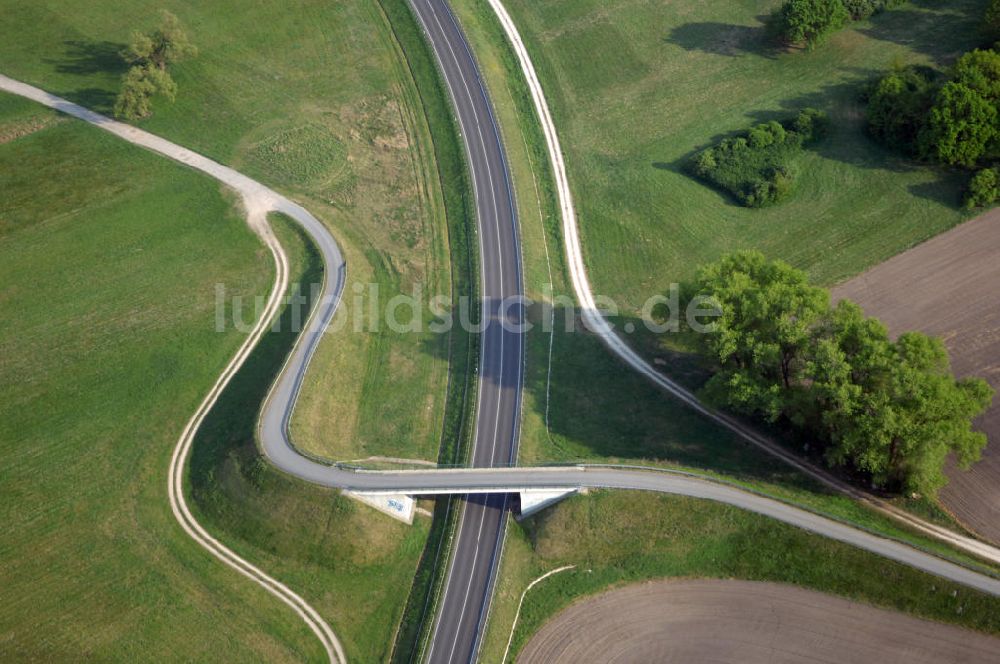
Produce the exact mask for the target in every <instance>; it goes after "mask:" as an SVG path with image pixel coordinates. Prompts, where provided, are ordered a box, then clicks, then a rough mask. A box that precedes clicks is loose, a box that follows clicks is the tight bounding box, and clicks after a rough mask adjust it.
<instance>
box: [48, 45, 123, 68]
mask: <svg viewBox="0 0 1000 664" xmlns="http://www.w3.org/2000/svg"><path fill="white" fill-rule="evenodd" d="M63 46H65V50H64V51H63V56H62V58H59V59H49V60H47V61H46V62H48V63H49V64H53V65H55V68H56V71H57V72H59V73H61V74H78V75H81V76H86V75H89V74H108V75H110V76H121V75H122V74H124V73H125V72H126V70H127V69H128V63H126V62H125V58H123V57H122V51H124V50H125V44H121V43H118V42H111V41H95V40H89V39H67V40H66V41H64V42H63Z"/></svg>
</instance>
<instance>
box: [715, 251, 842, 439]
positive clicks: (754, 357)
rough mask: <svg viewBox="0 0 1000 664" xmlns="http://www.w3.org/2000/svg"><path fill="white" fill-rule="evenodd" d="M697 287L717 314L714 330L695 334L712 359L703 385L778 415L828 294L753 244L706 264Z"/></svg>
mask: <svg viewBox="0 0 1000 664" xmlns="http://www.w3.org/2000/svg"><path fill="white" fill-rule="evenodd" d="M696 288H697V291H698V293H699V294H700V295H703V296H707V297H709V298H710V299H711V300H712V301H713V304H714V305H715V306H717V307H718V309H719V311H721V312H722V314H721V316H720V317H719V318H718V319H716V321H715V323H716V331H715V332H714V333H712V334H703V335H698V342H699V343H700V344H701V345H702V349H703V350H704V352H705V353H706V354H707V355H708V356H709V357H711V359H712V360H713V361H715V362H717V363H718V365H719V367H720V371H719V373H717V374H716V376H715V377H713V379H712V381H711V383H710V385H709V387H708V393H709V394H710V396H711V395H714V397H715V400H716V401H719V402H721V403H724V404H726V405H728V406H730V407H732V408H735V409H737V410H739V411H742V412H747V413H756V414H760V415H763V416H764V417H766V418H768V419H769V420H772V421H773V420H776V419H777V418H778V417H780V416H781V415H782V414H785V410H786V405H787V403H788V402H789V400H790V399H791V398H792V395H791V394H790V392H791V391H793V390H794V389H795V388H797V386H798V384H799V383H800V373H801V370H802V367H803V364H804V351H805V349H806V348H807V347H808V346H809V344H810V341H811V337H812V334H813V328H814V326H815V323H816V322H817V321H818V320H819V319H820V317H821V316H822V314H823V313H824V312H825V311H826V309H827V308H828V307H829V295H828V294H827V293H826V292H825V291H824V290H822V289H820V288H814V287H813V286H810V285H809V282H808V280H807V278H806V276H805V274H804V273H803V272H801V271H799V270H796V269H794V268H792V267H791V266H789V265H788V264H786V263H783V262H780V261H775V262H769V261H767V260H766V259H765V258H764V256H763V255H761V254H760V253H758V252H739V253H735V254H731V255H728V256H725V257H723V258H722V259H721V260H720V261H719V262H717V263H713V264H710V265H708V266H705V267H704V268H703V269H702V270H701V271H699V273H698V278H697V282H696Z"/></svg>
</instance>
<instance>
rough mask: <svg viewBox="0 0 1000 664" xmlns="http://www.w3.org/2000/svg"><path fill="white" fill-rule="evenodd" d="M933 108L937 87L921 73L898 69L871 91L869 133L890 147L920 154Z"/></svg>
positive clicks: (869, 95) (868, 109) (869, 94)
mask: <svg viewBox="0 0 1000 664" xmlns="http://www.w3.org/2000/svg"><path fill="white" fill-rule="evenodd" d="M933 105H934V85H933V83H932V82H931V80H930V78H929V77H928V76H927V75H926V74H925V73H924V72H922V71H919V70H917V69H913V68H905V69H896V70H895V71H893V72H890V73H889V74H887V75H886V76H884V77H882V78H881V79H880V80H879V81H878V82H877V83H875V85H874V86H873V87H872V88H871V89H870V90H869V92H868V108H867V119H868V131H869V132H870V133H871V134H872V136H874V137H875V138H876V139H877V140H879V141H880V142H882V143H883V144H884V145H886V146H887V147H890V148H892V149H894V150H900V151H902V152H906V153H909V154H917V152H918V137H919V135H920V132H921V131H922V130H923V127H924V124H925V122H926V118H927V114H928V112H929V111H930V109H931V107H932V106H933Z"/></svg>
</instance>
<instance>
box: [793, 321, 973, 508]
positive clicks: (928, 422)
mask: <svg viewBox="0 0 1000 664" xmlns="http://www.w3.org/2000/svg"><path fill="white" fill-rule="evenodd" d="M831 320H832V323H831V326H830V329H829V335H828V336H823V337H822V339H821V341H820V342H819V343H818V346H817V349H816V351H815V352H814V354H813V359H812V361H811V362H810V365H809V367H808V372H807V373H808V375H809V377H810V380H811V382H810V388H809V397H810V399H811V400H812V401H813V402H814V403H815V407H816V409H817V410H818V411H819V412H818V420H819V422H820V424H821V427H822V434H821V435H822V436H823V437H825V438H826V440H827V441H828V443H829V446H828V447H827V450H826V459H827V461H828V462H829V463H830V464H832V465H849V466H851V467H853V468H855V469H857V470H860V471H863V472H865V473H867V474H868V475H870V477H871V478H872V481H873V482H874V483H875V484H876V485H879V486H887V487H889V488H896V489H903V490H906V491H914V492H921V493H925V494H929V495H933V494H934V493H935V492H936V491H937V490H938V489H940V488H941V487H942V486H944V484H945V481H946V480H945V477H944V474H943V467H944V462H945V459H946V458H947V456H948V454H949V453H952V452H954V453H955V455H956V457H957V459H958V461H959V463H960V464H961V465H963V466H968V464H970V463H971V462H972V461H975V460H976V459H978V458H979V454H980V452H981V451H982V448H983V446H985V444H986V438H985V436H983V434H980V433H976V432H974V431H972V429H971V426H970V423H971V421H972V418H974V417H976V416H977V415H979V414H980V413H982V412H983V411H984V410H985V409H986V408H987V407H988V406H989V404H990V401H991V400H992V390H991V389H990V388H989V386H988V385H987V384H986V383H985V382H984V381H982V380H980V379H968V380H961V381H956V380H955V378H954V377H953V376H952V374H951V368H950V366H949V362H948V354H947V352H946V351H945V349H944V345H943V344H942V343H941V341H940V340H939V339H934V338H931V337H928V336H926V335H924V334H920V333H918V332H908V333H906V334H903V335H902V336H900V338H899V340H898V341H897V342H895V343H894V342H892V341H891V340H890V339H889V336H888V333H887V331H886V329H885V327H884V326H883V325H882V324H881V323H879V322H878V321H876V320H874V319H870V318H865V317H864V315H863V314H862V312H861V309H860V308H859V307H858V306H857V305H855V304H853V303H846V302H841V303H840V305H838V307H837V308H836V309H835V310H834V312H833V315H832V317H831Z"/></svg>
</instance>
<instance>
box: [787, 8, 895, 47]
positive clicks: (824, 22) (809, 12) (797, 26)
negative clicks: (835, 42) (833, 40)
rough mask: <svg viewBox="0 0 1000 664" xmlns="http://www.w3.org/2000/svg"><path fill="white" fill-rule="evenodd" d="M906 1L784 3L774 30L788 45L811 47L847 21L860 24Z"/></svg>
mask: <svg viewBox="0 0 1000 664" xmlns="http://www.w3.org/2000/svg"><path fill="white" fill-rule="evenodd" d="M903 2H905V0H785V3H784V4H783V5H782V6H781V7H780V8H779V9H778V10H777V12H776V13H775V16H774V21H775V25H776V30H777V32H778V34H779V35H780V37H781V39H782V40H784V41H785V42H786V43H788V44H805V45H806V46H809V47H813V46H815V45H816V44H819V43H820V42H822V41H823V40H825V39H826V38H827V37H829V36H830V35H831V34H832V33H834V32H836V31H837V30H840V29H841V28H842V27H844V25H846V24H847V22H848V21H860V20H864V19H866V18H869V17H870V16H872V15H874V14H877V13H879V12H881V11H883V10H885V9H889V8H891V7H895V6H898V5H901V4H903Z"/></svg>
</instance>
